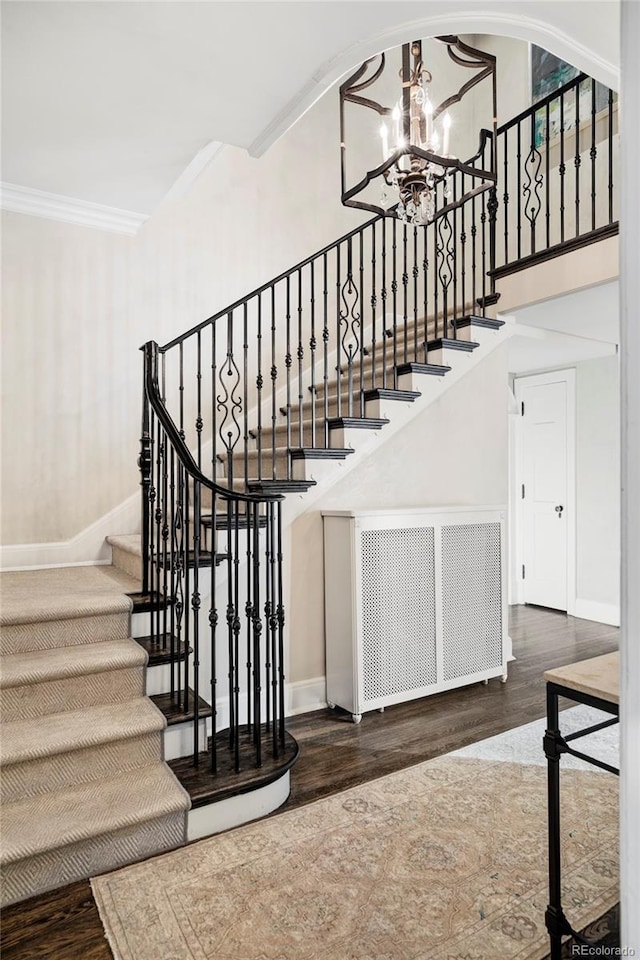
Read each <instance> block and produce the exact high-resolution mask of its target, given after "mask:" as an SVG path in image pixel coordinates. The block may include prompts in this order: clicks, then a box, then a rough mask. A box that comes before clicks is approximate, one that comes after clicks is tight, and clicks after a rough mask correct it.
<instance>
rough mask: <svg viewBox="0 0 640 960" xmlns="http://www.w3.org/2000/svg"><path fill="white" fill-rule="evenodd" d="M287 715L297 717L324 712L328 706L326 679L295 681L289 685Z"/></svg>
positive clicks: (287, 687) (287, 685)
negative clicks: (315, 711)
mask: <svg viewBox="0 0 640 960" xmlns="http://www.w3.org/2000/svg"><path fill="white" fill-rule="evenodd" d="M285 693H286V711H285V712H286V715H287V716H288V717H296V716H298V714H301V713H311V712H312V711H313V710H323V709H325V707H326V706H327V681H326V677H313V679H311V680H295V681H294V682H293V683H287V684H286V687H285Z"/></svg>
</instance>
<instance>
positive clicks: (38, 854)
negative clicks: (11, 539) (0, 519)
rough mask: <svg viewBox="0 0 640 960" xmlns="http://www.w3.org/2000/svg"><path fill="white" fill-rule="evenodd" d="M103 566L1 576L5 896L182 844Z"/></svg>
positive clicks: (121, 599)
mask: <svg viewBox="0 0 640 960" xmlns="http://www.w3.org/2000/svg"><path fill="white" fill-rule="evenodd" d="M137 589H139V583H138V582H137V581H136V580H133V579H132V578H131V577H129V576H127V575H126V574H124V573H122V572H120V571H118V570H115V569H114V568H113V567H68V568H61V569H54V570H37V571H33V572H25V573H3V574H2V575H0V592H1V593H0V596H1V602H2V607H1V612H0V626H1V640H0V644H1V646H0V654H1V655H0V709H1V717H2V722H1V726H0V734H1V738H0V773H1V774H2V776H1V800H2V838H1V844H0V864H1V868H2V904H3V905H6V904H9V903H14V902H16V901H18V900H22V899H24V898H26V897H29V896H33V895H34V894H36V893H41V892H43V891H45V890H50V889H53V888H55V887H60V886H63V885H64V884H67V883H70V882H71V881H73V880H78V879H81V878H83V877H88V876H91V874H95V873H96V872H100V871H103V870H110V869H113V868H114V867H119V866H122V865H123V864H125V863H131V862H133V861H135V860H139V859H141V858H143V857H148V856H151V855H153V854H156V853H159V852H161V851H164V850H169V849H172V848H174V847H176V846H177V845H179V844H181V843H183V842H184V839H185V824H186V810H187V808H188V806H189V798H188V796H187V795H186V793H185V792H184V791H183V790H182V788H181V787H180V786H179V784H178V782H177V781H176V779H175V778H174V776H173V774H172V773H171V772H170V770H169V768H168V767H167V766H166V764H165V763H164V762H163V760H162V757H163V753H162V732H163V730H164V727H165V719H164V717H163V716H162V714H161V713H160V712H159V711H158V710H157V709H156V708H155V706H154V705H153V704H152V703H151V701H150V700H148V699H147V698H146V697H145V696H144V691H145V665H146V661H147V655H146V653H145V652H144V650H143V649H142V648H141V647H140V646H139V645H138V644H137V643H135V642H134V641H133V640H132V639H130V637H131V631H130V618H131V607H132V604H131V600H130V598H129V597H127V596H126V595H125V594H126V593H127V592H132V591H136V590H137Z"/></svg>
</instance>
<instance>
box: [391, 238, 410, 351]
mask: <svg viewBox="0 0 640 960" xmlns="http://www.w3.org/2000/svg"><path fill="white" fill-rule="evenodd" d="M407 242H408V237H407V225H406V223H403V224H402V340H403V344H402V356H403V361H404V363H406V362H407V360H408V355H407V339H408V336H409V329H408V323H409V318H408V313H409V307H408V287H409V273H408V264H407ZM394 363H395V356H394Z"/></svg>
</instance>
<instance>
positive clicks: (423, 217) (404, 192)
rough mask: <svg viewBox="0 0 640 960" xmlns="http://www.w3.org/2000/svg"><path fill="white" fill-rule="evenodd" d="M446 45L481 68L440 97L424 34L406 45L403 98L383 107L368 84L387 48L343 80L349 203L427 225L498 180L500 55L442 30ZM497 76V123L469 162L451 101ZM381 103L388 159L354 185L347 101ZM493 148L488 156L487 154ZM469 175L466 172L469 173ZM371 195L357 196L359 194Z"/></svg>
mask: <svg viewBox="0 0 640 960" xmlns="http://www.w3.org/2000/svg"><path fill="white" fill-rule="evenodd" d="M435 39H436V40H437V41H438V42H439V43H441V44H444V45H446V49H447V53H448V56H449V59H450V60H451V61H452V62H453V63H454V64H456V65H457V66H460V67H464V68H468V69H469V70H473V71H474V74H473V76H471V78H470V79H469V80H467V82H466V83H464V84H463V85H462V86H461V87H460V89H459V90H457V91H456V92H455V93H453V94H451V95H450V96H449V97H447V98H446V99H445V100H443V101H442V102H440V103H438V104H434V103H433V102H432V100H431V96H430V85H431V82H432V80H433V77H432V74H431V72H430V71H429V70H427V69H426V68H425V66H424V62H423V59H422V41H421V40H414V41H413V42H412V43H410V44H409V43H406V44H404V46H403V47H402V69H401V70H400V90H399V98H398V100H397V102H396V103H395V104H393V106H384V105H383V104H381V103H378V102H376V101H375V100H373V99H371V98H370V97H368V96H363V95H362V94H363V91H365V90H367V89H368V88H369V87H371V86H373V85H374V84H375V83H376V81H377V80H378V79H379V78H380V77H381V76H382V74H383V73H384V70H385V67H386V61H385V55H384V53H382V54H379V55H378V56H377V57H372V58H371V59H370V60H367V61H365V63H363V64H362V66H360V67H359V68H358V70H356V72H355V73H354V74H353V75H352V76H351V77H349V79H348V80H346V81H345V82H344V83H343V84H342V85H341V87H340V140H341V144H340V145H341V177H342V202H343V204H344V205H345V206H348V207H357V208H359V209H363V210H371V211H372V212H374V213H379V214H382V215H383V216H394V217H397V218H398V219H399V220H401V221H402V222H403V223H407V224H412V225H414V226H420V225H424V224H427V223H430V222H431V221H432V220H434V219H436V217H438V216H440V215H441V214H442V213H444V212H445V211H447V210H451V209H453V208H454V207H457V206H460V205H461V204H462V203H464V202H465V201H466V200H467V199H469V198H470V197H472V196H474V195H475V194H478V193H481V192H482V191H484V190H489V189H491V188H492V187H493V186H494V185H495V182H496V154H495V150H496V136H495V134H496V122H497V121H496V112H497V111H496V60H495V57H493V56H491V55H490V54H487V53H483V52H482V51H481V50H476V49H475V48H474V47H470V46H469V45H468V44H466V43H463V42H462V41H461V40H459V39H458V37H451V36H448V37H436V38H435ZM484 80H487V81H489V82H490V83H491V85H492V88H491V94H492V116H491V119H490V126H491V129H486V128H484V129H480V130H479V131H478V150H477V152H476V154H475V155H474V156H473V157H470V158H469V159H468V160H466V161H462V160H461V159H460V158H459V157H458V156H456V153H455V148H453V149H452V146H453V140H454V137H453V132H454V131H452V124H453V120H452V114H451V110H450V108H451V107H452V106H453V105H455V104H459V103H460V102H461V101H462V100H463V98H464V96H465V95H466V94H467V93H468V92H469V91H470V90H471V89H472V88H473V87H475V86H476V85H477V84H479V83H481V82H482V81H484ZM349 103H351V104H356V105H358V106H361V107H366V108H367V109H369V110H374V111H375V112H377V113H378V114H379V115H380V118H381V124H380V127H379V135H380V146H379V147H378V148H377V150H376V152H377V155H378V156H380V149H381V154H382V159H381V162H380V163H379V164H378V165H377V166H375V167H374V168H373V169H371V170H368V171H367V172H366V174H365V175H364V177H362V178H361V179H360V180H359V181H358V182H357V183H356V184H355V185H354V186H351V187H347V185H346V180H347V169H346V166H347V144H346V127H347V108H346V105H347V104H349ZM487 153H488V155H489V156H488V162H487V161H485V160H484V158H485V156H486V155H487ZM456 171H460V173H461V174H463V175H464V176H463V177H462V178H461V180H460V184H459V187H460V189H458V190H456V194H455V198H454V194H453V190H452V180H453V177H454V175H455V173H456ZM465 177H466V179H465ZM377 179H378V180H379V182H380V181H381V189H380V194H379V200H378V201H375V199H373V198H371V197H370V194H371V190H369V189H368V188H369V185H370V184H371V183H374V182H375V181H376V180H377ZM440 184H442V189H441V196H440V199H441V203H440V205H439V206H438V207H437V206H436V198H437V188H438V185H440ZM365 191H366V193H367V194H368V196H364V197H360V198H359V199H356V198H357V197H358V195H359V194H364V193H365Z"/></svg>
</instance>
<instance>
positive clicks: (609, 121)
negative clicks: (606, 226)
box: [607, 90, 620, 223]
mask: <svg viewBox="0 0 640 960" xmlns="http://www.w3.org/2000/svg"><path fill="white" fill-rule="evenodd" d="M607 127H608V135H609V150H608V155H609V178H608V183H607V190H608V194H609V223H613V90H609V96H608V98H607ZM618 129H620V127H619V126H618Z"/></svg>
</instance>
